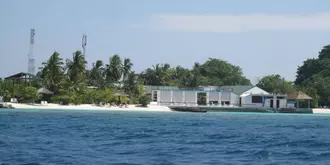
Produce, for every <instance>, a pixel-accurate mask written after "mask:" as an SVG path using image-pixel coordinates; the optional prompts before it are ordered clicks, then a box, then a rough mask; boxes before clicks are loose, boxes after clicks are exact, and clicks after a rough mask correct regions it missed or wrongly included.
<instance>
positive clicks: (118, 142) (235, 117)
mask: <svg viewBox="0 0 330 165" xmlns="http://www.w3.org/2000/svg"><path fill="white" fill-rule="evenodd" d="M0 164H1V165H7V164H8V165H11V164H18V165H44V164H47V165H52V164H54V165H55V164H56V165H57V164H74V165H78V164H79V165H85V164H86V165H92V164H93V165H94V164H100V165H103V164H118V165H130V164H132V165H140V164H141V165H147V164H151V165H161V164H162V165H163V164H164V165H174V164H184V165H194V164H196V165H199V164H205V165H206V164H224V165H225V164H235V165H243V164H244V165H245V164H267V165H275V164H295V165H302V164H308V165H311V164H317V165H322V164H330V116H329V115H315V114H310V115H302V114H265V113H262V114H261V113H260V114H258V113H183V112H126V111H125V112H120V111H77V110H72V111H68V110H57V111H51V110H43V111H41V110H5V109H0Z"/></svg>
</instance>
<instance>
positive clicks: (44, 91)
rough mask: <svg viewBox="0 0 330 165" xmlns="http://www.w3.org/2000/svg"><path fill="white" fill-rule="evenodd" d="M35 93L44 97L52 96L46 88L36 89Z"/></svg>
mask: <svg viewBox="0 0 330 165" xmlns="http://www.w3.org/2000/svg"><path fill="white" fill-rule="evenodd" d="M37 92H38V93H41V94H46V95H52V94H54V92H52V91H50V90H48V89H46V88H40V89H38V91H37Z"/></svg>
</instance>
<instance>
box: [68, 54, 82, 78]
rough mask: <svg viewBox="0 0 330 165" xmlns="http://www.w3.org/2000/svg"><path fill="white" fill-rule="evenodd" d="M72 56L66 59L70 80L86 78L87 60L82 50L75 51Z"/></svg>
mask: <svg viewBox="0 0 330 165" xmlns="http://www.w3.org/2000/svg"><path fill="white" fill-rule="evenodd" d="M72 58H73V59H72V60H69V59H67V60H66V69H67V76H68V78H69V80H70V81H72V82H74V83H75V82H78V81H82V80H84V79H85V78H86V68H87V66H86V65H87V61H86V60H85V56H84V54H82V52H81V51H76V52H74V53H73V56H72Z"/></svg>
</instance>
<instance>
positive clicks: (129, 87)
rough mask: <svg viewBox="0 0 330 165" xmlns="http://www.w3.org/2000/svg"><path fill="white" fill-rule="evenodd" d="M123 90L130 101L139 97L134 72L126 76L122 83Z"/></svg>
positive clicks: (137, 82)
mask: <svg viewBox="0 0 330 165" xmlns="http://www.w3.org/2000/svg"><path fill="white" fill-rule="evenodd" d="M123 89H124V92H125V93H127V94H128V95H129V96H130V98H131V99H133V98H134V97H136V96H138V95H139V81H138V78H137V76H136V74H135V72H130V73H129V74H128V76H127V79H126V80H125V81H124V87H123Z"/></svg>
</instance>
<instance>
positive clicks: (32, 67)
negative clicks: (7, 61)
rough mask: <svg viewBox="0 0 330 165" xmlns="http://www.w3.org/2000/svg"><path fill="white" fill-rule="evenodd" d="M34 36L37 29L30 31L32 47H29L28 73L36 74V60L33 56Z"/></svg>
mask: <svg viewBox="0 0 330 165" xmlns="http://www.w3.org/2000/svg"><path fill="white" fill-rule="evenodd" d="M34 36H35V30H34V29H31V33H30V48H29V55H28V58H29V63H28V73H30V74H34V73H35V61H34V57H33V45H34Z"/></svg>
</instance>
